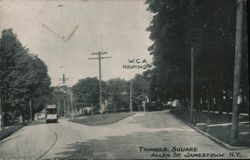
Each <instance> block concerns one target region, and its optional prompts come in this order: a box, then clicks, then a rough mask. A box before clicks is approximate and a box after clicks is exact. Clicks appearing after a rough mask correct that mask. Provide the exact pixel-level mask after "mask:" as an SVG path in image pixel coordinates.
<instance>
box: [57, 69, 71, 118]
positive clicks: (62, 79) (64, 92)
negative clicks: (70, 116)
mask: <svg viewBox="0 0 250 160" xmlns="http://www.w3.org/2000/svg"><path fill="white" fill-rule="evenodd" d="M68 79H69V78H66V77H65V74H63V75H62V78H59V80H61V81H62V84H63V115H64V117H65V113H66V98H67V92H66V85H65V84H66V81H67V80H68Z"/></svg>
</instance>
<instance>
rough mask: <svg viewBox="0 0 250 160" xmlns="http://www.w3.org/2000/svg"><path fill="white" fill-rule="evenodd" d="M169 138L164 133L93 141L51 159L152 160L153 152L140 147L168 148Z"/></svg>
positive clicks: (130, 135)
mask: <svg viewBox="0 0 250 160" xmlns="http://www.w3.org/2000/svg"><path fill="white" fill-rule="evenodd" d="M159 137H160V138H159ZM168 137H169V134H168V133H167V132H165V131H163V132H156V133H133V134H129V135H126V136H112V137H107V138H106V139H99V140H97V139H93V140H89V141H87V142H77V143H73V144H70V145H68V146H67V151H65V152H60V153H57V154H56V155H55V156H54V157H51V158H49V159H88V158H94V159H124V158H126V159H127V158H128V159H142V158H147V159H150V158H152V157H151V156H150V155H151V154H152V152H141V151H140V147H168V144H166V143H164V141H165V140H167V139H168ZM165 142H166V141H165ZM149 144H151V145H150V146H149Z"/></svg>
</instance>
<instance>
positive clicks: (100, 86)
mask: <svg viewBox="0 0 250 160" xmlns="http://www.w3.org/2000/svg"><path fill="white" fill-rule="evenodd" d="M103 54H108V53H107V52H100V51H99V52H96V53H91V55H97V58H88V60H94V59H97V60H98V62H99V106H100V109H101V107H102V59H105V58H112V57H110V56H108V57H102V55H103Z"/></svg>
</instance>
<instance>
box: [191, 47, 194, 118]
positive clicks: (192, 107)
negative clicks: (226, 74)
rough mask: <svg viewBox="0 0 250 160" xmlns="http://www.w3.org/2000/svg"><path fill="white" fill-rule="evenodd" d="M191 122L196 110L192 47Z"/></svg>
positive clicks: (192, 52)
mask: <svg viewBox="0 0 250 160" xmlns="http://www.w3.org/2000/svg"><path fill="white" fill-rule="evenodd" d="M190 101H191V104H190V122H191V123H193V110H194V48H193V47H192V48H191V97H190Z"/></svg>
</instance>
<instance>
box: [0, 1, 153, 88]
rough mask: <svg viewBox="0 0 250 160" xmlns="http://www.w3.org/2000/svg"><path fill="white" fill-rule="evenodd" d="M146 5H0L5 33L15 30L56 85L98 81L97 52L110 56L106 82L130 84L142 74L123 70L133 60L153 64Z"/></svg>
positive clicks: (104, 71)
mask: <svg viewBox="0 0 250 160" xmlns="http://www.w3.org/2000/svg"><path fill="white" fill-rule="evenodd" d="M144 3H145V1H144V0H0V29H1V30H2V29H5V28H13V31H14V32H15V33H16V34H17V35H18V38H19V40H20V41H21V43H22V44H23V45H24V46H26V47H28V48H29V49H30V51H31V52H32V53H34V54H36V55H38V57H39V58H41V59H42V60H43V61H44V62H45V63H46V65H47V66H48V72H49V76H50V77H51V80H52V85H58V84H59V78H60V77H62V74H63V73H65V75H66V77H68V78H69V80H68V82H67V84H68V85H73V84H75V83H76V82H77V81H78V80H79V79H81V78H86V77H95V76H98V63H97V61H96V60H88V58H91V57H93V56H92V55H91V53H92V52H97V51H106V52H108V55H107V56H112V58H111V59H105V60H104V61H103V62H102V66H103V68H102V77H103V79H104V80H108V79H110V78H117V77H120V78H124V79H126V80H129V79H131V78H133V76H134V75H135V73H141V72H142V71H143V70H141V69H130V70H128V69H123V65H124V64H128V59H132V58H140V59H146V60H147V61H148V62H151V61H152V58H151V56H150V55H149V53H148V51H147V48H148V47H149V46H150V45H151V44H152V42H151V41H150V40H149V32H147V31H145V29H146V28H147V27H148V26H149V23H150V21H151V18H152V14H151V13H149V12H148V11H146V8H147V5H146V4H144Z"/></svg>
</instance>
